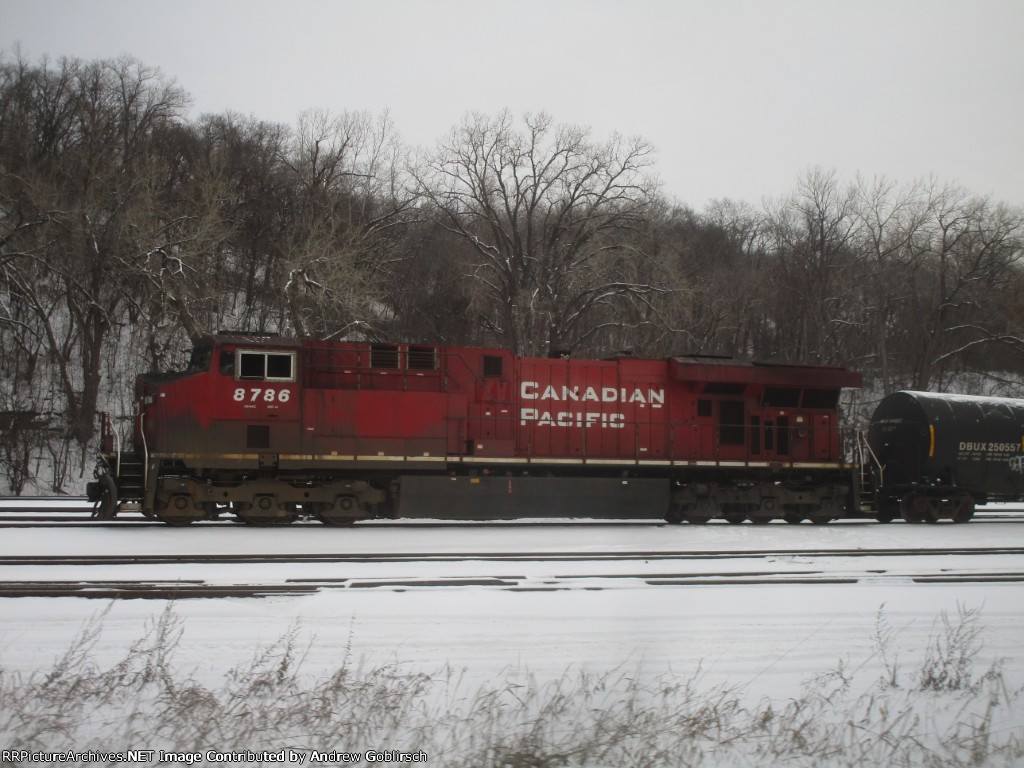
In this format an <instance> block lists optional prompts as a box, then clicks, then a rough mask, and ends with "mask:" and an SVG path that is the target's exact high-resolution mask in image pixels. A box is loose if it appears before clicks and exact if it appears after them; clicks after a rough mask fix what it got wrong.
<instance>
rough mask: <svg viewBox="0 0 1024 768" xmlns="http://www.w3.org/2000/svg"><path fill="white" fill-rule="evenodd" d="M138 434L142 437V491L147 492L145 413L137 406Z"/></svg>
mask: <svg viewBox="0 0 1024 768" xmlns="http://www.w3.org/2000/svg"><path fill="white" fill-rule="evenodd" d="M139 434H140V435H142V491H143V493H148V491H149V444H148V443H147V442H146V412H145V410H143V408H142V404H141V403H140V404H139Z"/></svg>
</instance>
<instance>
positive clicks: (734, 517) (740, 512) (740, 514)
mask: <svg viewBox="0 0 1024 768" xmlns="http://www.w3.org/2000/svg"><path fill="white" fill-rule="evenodd" d="M722 517H724V518H725V521H726V522H727V523H730V524H732V525H739V524H740V523H742V522H743V521H744V520H746V519H747V512H746V510H745V509H744V508H743V506H742V505H740V504H723V505H722Z"/></svg>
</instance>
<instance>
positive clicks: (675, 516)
mask: <svg viewBox="0 0 1024 768" xmlns="http://www.w3.org/2000/svg"><path fill="white" fill-rule="evenodd" d="M688 508H689V505H688V504H672V503H671V502H670V503H669V505H668V512H666V513H665V522H666V523H668V524H669V525H679V524H680V523H682V522H683V518H684V517H685V513H684V512H683V510H684V509H688Z"/></svg>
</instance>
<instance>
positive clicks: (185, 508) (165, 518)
mask: <svg viewBox="0 0 1024 768" xmlns="http://www.w3.org/2000/svg"><path fill="white" fill-rule="evenodd" d="M161 506H163V504H162V503H161V501H160V500H159V499H158V500H157V509H158V510H159V511H158V512H157V513H156V519H157V520H159V521H160V522H162V523H166V524H167V525H173V526H182V525H191V524H192V523H194V522H195V521H196V520H200V519H201V518H202V515H201V514H200V513H199V510H197V509H196V508H195V507H194V506H193V505H192V498H191V497H190V496H188V495H186V494H183V493H178V494H174V495H173V496H171V497H170V498H168V499H167V501H166V506H163V508H162V509H160V507H161Z"/></svg>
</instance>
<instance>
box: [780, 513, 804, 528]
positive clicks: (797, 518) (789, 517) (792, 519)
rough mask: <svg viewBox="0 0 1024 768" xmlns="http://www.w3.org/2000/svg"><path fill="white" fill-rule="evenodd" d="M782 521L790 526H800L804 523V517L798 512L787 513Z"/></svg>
mask: <svg viewBox="0 0 1024 768" xmlns="http://www.w3.org/2000/svg"><path fill="white" fill-rule="evenodd" d="M782 519H783V520H785V521H786V522H787V523H789V524H790V525H800V523H802V522H803V521H804V516H803V515H802V514H800V513H799V512H787V513H786V514H784V515H783V516H782Z"/></svg>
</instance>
